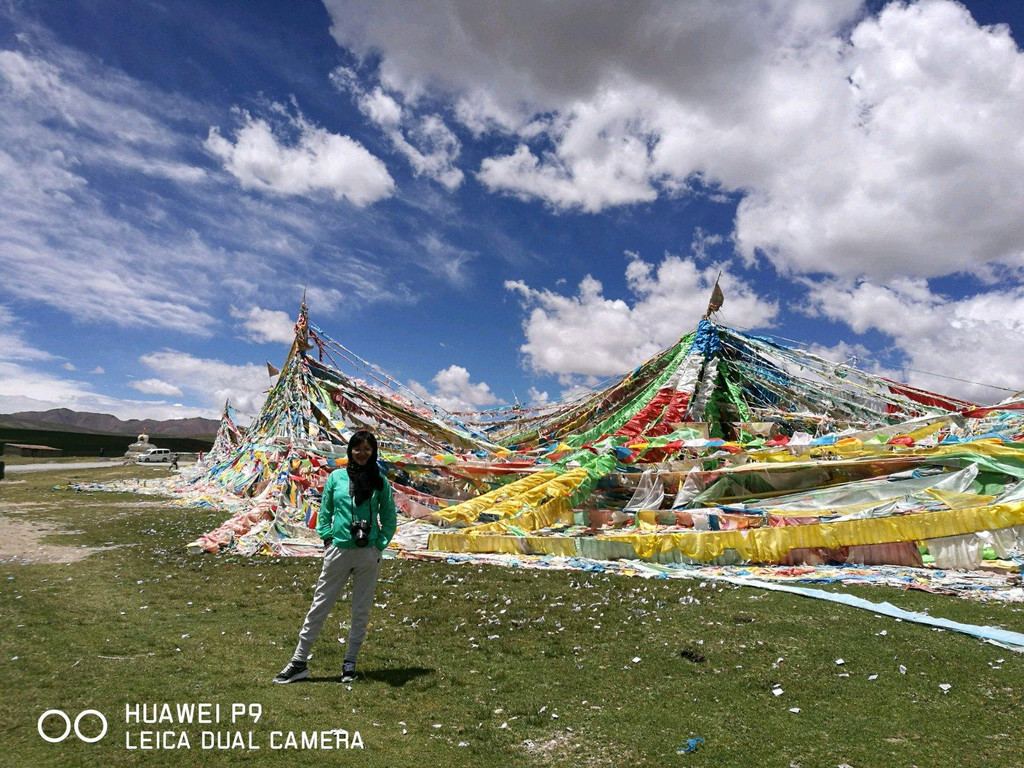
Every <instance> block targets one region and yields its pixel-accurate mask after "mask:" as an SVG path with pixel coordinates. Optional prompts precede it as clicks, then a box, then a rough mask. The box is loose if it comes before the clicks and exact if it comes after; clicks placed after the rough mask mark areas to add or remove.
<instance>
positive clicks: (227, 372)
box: [139, 349, 270, 413]
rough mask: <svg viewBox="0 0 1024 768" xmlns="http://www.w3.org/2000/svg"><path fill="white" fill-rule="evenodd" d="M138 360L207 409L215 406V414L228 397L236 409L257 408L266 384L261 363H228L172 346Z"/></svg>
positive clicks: (264, 397) (264, 396) (248, 411)
mask: <svg viewBox="0 0 1024 768" xmlns="http://www.w3.org/2000/svg"><path fill="white" fill-rule="evenodd" d="M139 359H140V361H141V362H142V363H143V364H144V365H146V366H147V367H148V368H150V369H152V370H153V371H155V372H156V373H157V374H158V375H159V376H160V379H162V380H163V381H165V382H167V383H168V384H170V385H172V386H174V387H177V388H179V389H181V390H182V392H188V393H192V394H194V395H195V396H197V397H198V398H200V399H201V400H202V401H203V402H205V403H208V404H209V406H210V407H211V408H217V409H218V413H219V409H220V408H221V407H222V406H223V404H224V401H225V400H228V399H230V400H231V404H232V405H233V406H234V407H235V408H237V409H238V410H239V411H242V412H246V413H251V412H255V411H257V410H259V408H260V407H261V406H262V404H263V401H264V400H265V399H266V389H267V387H268V385H269V383H270V379H269V378H268V376H267V369H266V367H265V366H263V365H253V364H252V363H246V364H245V365H231V364H229V363H225V362H223V361H221V360H210V359H204V358H199V357H194V356H193V355H190V354H188V353H187V352H179V351H177V350H173V349H167V350H163V351H160V352H152V353H150V354H147V355H143V356H142V357H141V358H139Z"/></svg>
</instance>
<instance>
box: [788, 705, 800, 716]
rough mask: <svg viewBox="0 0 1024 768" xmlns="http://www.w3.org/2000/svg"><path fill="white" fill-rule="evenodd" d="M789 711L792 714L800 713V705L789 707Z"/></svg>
mask: <svg viewBox="0 0 1024 768" xmlns="http://www.w3.org/2000/svg"><path fill="white" fill-rule="evenodd" d="M789 711H790V712H792V713H793V714H794V715H799V714H800V707H790V708H789Z"/></svg>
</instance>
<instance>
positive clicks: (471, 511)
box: [432, 469, 558, 523]
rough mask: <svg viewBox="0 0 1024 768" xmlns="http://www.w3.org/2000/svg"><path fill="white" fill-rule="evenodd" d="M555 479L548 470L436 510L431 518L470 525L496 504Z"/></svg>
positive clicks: (555, 474)
mask: <svg viewBox="0 0 1024 768" xmlns="http://www.w3.org/2000/svg"><path fill="white" fill-rule="evenodd" d="M556 477H558V473H557V472H555V471H554V470H550V469H549V470H545V471H543V472H537V473H536V474H533V475H527V476H526V477H522V478H520V479H519V480H514V481H513V482H511V483H509V484H508V485H503V486H501V487H500V488H495V489H494V490H493V491H488V492H487V493H485V494H483V495H482V496H477V497H476V498H473V499H470V500H469V501H464V502H462V503H461V504H456V505H454V506H451V507H447V508H446V509H441V510H438V511H437V512H436V513H435V514H434V515H432V517H440V518H443V519H445V520H449V521H451V522H453V523H458V522H461V523H472V522H474V521H476V519H477V518H478V517H480V514H481V513H482V512H487V511H488V510H490V509H491V508H492V507H494V506H495V505H496V504H499V503H500V502H502V501H505V500H506V499H510V498H513V497H515V496H518V495H519V494H521V493H524V492H526V491H529V490H530V489H531V488H535V487H536V486H539V485H543V484H544V483H546V482H548V481H549V480H552V479H554V478H556Z"/></svg>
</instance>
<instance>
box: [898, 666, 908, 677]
mask: <svg viewBox="0 0 1024 768" xmlns="http://www.w3.org/2000/svg"><path fill="white" fill-rule="evenodd" d="M899 669H900V674H901V675H905V674H907V668H906V667H904V666H903V665H902V664H900V667H899Z"/></svg>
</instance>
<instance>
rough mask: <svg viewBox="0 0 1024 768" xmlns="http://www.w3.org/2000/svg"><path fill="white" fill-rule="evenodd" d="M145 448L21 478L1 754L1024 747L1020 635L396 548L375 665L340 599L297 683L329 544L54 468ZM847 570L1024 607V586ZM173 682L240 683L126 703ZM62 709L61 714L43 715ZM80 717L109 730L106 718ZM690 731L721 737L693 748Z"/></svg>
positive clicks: (3, 499)
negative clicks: (358, 649) (231, 530)
mask: <svg viewBox="0 0 1024 768" xmlns="http://www.w3.org/2000/svg"><path fill="white" fill-rule="evenodd" d="M133 471H135V468H131V467H126V468H111V469H101V470H88V471H86V470H79V471H77V472H76V470H75V469H74V467H68V468H65V469H61V470H59V471H55V472H47V473H39V474H28V475H19V476H17V477H16V478H10V479H9V480H8V481H6V482H4V483H0V523H3V525H4V528H3V530H4V531H6V532H7V535H6V536H5V537H4V539H5V545H4V546H5V549H4V552H5V553H6V554H5V558H6V559H8V562H6V563H5V564H3V565H0V626H2V627H3V632H2V633H0V682H2V683H3V696H2V697H0V733H2V741H0V744H2V750H0V764H3V765H12V766H14V765H17V766H50V765H54V766H56V765H61V766H64V765H82V766H96V765H104V766H107V765H113V766H119V765H134V764H137V763H138V762H140V761H141V760H143V759H144V760H145V761H146V762H147V764H149V765H172V766H192V765H255V764H263V763H269V762H271V761H272V762H274V763H275V764H279V765H306V764H309V763H312V762H318V761H323V762H326V761H335V762H338V763H341V764H344V765H367V766H435V765H443V766H446V767H454V766H501V767H502V768H507V767H508V766H634V765H643V766H664V765H673V766H675V765H679V766H783V767H784V768H785V767H788V766H802V767H803V768H810V767H811V766H839V765H842V764H846V765H851V766H855V767H856V768H862V767H863V766H913V765H916V766H939V765H942V766H945V765H956V766H1024V733H1022V731H1021V728H1020V717H1021V712H1022V709H1024V707H1022V705H1024V674H1022V673H1024V658H1022V657H1021V655H1020V654H1015V653H1013V652H1011V651H1007V650H1003V649H1001V648H998V647H995V646H992V645H986V644H984V643H981V642H980V641H978V640H975V639H972V638H970V637H967V636H964V635H958V634H953V633H949V632H939V631H935V630H931V629H928V628H925V627H921V626H918V625H912V624H909V623H903V622H897V621H894V620H892V619H887V618H882V617H879V616H876V615H874V614H872V613H870V612H867V611H858V610H854V609H851V608H846V607H843V606H839V605H834V604H831V603H824V602H821V601H814V600H807V599H804V598H799V597H795V596H790V595H782V594H777V593H766V592H764V591H761V590H757V589H750V588H734V587H720V586H713V585H711V584H709V583H704V584H701V583H699V582H690V581H683V580H679V581H677V580H671V581H669V580H642V579H639V578H628V577H619V576H609V575H607V574H602V573H581V572H536V571H527V570H516V569H503V568H498V567H482V566H477V565H458V566H456V565H445V564H433V563H421V562H413V561H404V560H395V561H390V562H386V563H385V565H384V570H383V572H382V581H381V583H380V585H379V587H378V592H377V598H376V601H377V607H376V608H375V609H374V613H373V616H372V618H371V622H372V623H371V627H370V631H369V634H368V636H367V640H366V643H365V645H364V646H363V653H362V655H361V658H360V667H361V670H362V672H363V673H364V677H363V678H362V679H361V680H359V681H357V682H356V683H354V684H352V685H351V686H346V685H342V684H340V683H338V682H336V680H337V674H338V672H339V670H340V667H341V661H342V656H343V654H344V645H343V644H342V643H340V642H339V640H338V638H339V636H340V637H344V636H345V627H344V625H345V624H346V622H347V614H348V603H347V601H343V602H342V603H339V605H338V607H337V608H336V609H335V611H334V612H333V613H332V615H331V617H330V618H329V619H328V622H327V625H326V626H325V630H324V632H323V634H322V635H321V638H320V640H319V641H318V644H317V646H316V647H315V649H314V658H313V659H312V661H311V668H312V670H313V678H312V681H311V682H303V683H299V684H295V685H287V686H276V685H273V684H271V682H270V680H271V678H272V677H273V676H274V674H275V673H276V672H278V670H279V669H280V668H281V667H282V666H283V665H284V664H285V662H286V661H287V660H288V658H289V656H290V653H291V650H292V648H293V647H294V643H295V640H296V633H297V631H298V629H299V625H300V623H301V620H302V617H303V615H304V613H305V611H306V608H307V607H308V605H309V600H310V598H311V595H312V587H313V584H314V583H315V581H316V577H317V575H318V573H319V562H317V561H316V560H313V559H288V560H270V559H253V560H242V559H237V558H233V557H225V556H209V555H206V556H189V555H187V554H186V553H185V551H184V545H185V544H186V543H187V542H188V541H191V540H192V539H194V538H195V537H196V536H197V535H198V534H200V533H202V532H204V531H206V530H208V529H210V528H212V527H214V526H215V525H217V524H219V523H220V522H222V520H223V517H224V515H223V514H222V513H219V512H216V511H212V510H203V509H178V508H172V507H169V506H167V505H166V504H165V503H164V502H162V501H159V500H155V499H154V498H153V497H141V496H135V495H131V494H98V493H97V494H91V493H75V492H70V491H62V490H56V489H54V486H55V485H56V484H58V483H66V482H68V481H69V480H71V479H73V478H75V477H77V478H78V479H89V480H96V479H101V478H113V477H124V476H128V475H129V474H130V473H131V472H133ZM161 472H162V471H161ZM146 476H147V477H150V476H153V475H152V473H149V474H147V475H146ZM40 528H42V529H44V530H47V531H49V533H47V534H46V536H45V537H44V538H43V539H42V540H41V541H40V542H38V544H36V543H34V542H32V541H31V540H26V539H25V537H26V536H28V532H30V531H32V530H37V529H40ZM61 530H63V531H65V532H63V533H61V532H60V531H61ZM9 542H14V543H13V544H11V543H9ZM19 542H20V544H19ZM14 546H21V547H22V548H23V549H24V550H25V551H24V552H23V553H22V554H24V555H26V558H27V559H31V557H32V556H33V554H32V553H33V552H39V551H40V550H38V549H35V547H37V546H44V547H50V549H44V550H42V552H47V553H49V554H48V555H47V557H48V558H49V559H50V560H53V559H55V558H56V554H55V553H59V552H61V551H63V552H66V553H67V554H69V555H83V554H85V553H86V552H87V551H89V550H87V549H85V548H96V549H97V551H94V552H92V554H89V555H88V556H87V557H83V558H81V559H78V560H76V561H74V562H64V563H57V562H36V563H26V562H25V559H26V558H18V559H17V560H16V561H14V562H12V561H10V559H11V557H12V555H11V548H12V547H14ZM76 550H77V551H76ZM849 591H851V592H853V593H855V594H858V595H860V596H862V597H865V598H867V599H869V600H874V601H879V602H881V601H889V602H892V603H894V604H896V605H898V606H900V607H904V608H908V609H911V610H926V611H928V612H930V613H931V614H932V615H934V616H942V617H946V618H950V619H955V620H958V621H964V622H970V623H974V624H991V625H998V626H1002V627H1005V628H1007V629H1013V630H1016V631H1024V606H1021V605H1019V604H1018V605H997V604H982V603H974V602H968V601H963V600H959V599H957V598H952V597H944V596H936V595H930V594H925V593H920V592H902V591H899V590H893V589H887V588H860V589H851V590H849ZM838 659H842V660H843V663H842V664H839V663H837V660H838ZM901 670H903V671H901ZM944 685H948V686H949V689H948V692H943V689H942V688H941V687H940V686H944ZM779 689H781V691H782V693H781V694H779V695H776V694H775V693H773V690H779ZM163 702H168V703H171V704H172V705H173V704H178V703H190V702H193V703H199V702H208V703H212V704H220V705H221V712H222V720H221V722H220V723H217V724H212V725H184V726H182V725H177V724H162V725H140V724H135V723H131V724H126V722H125V720H126V707H134V706H135V705H140V704H146V705H150V706H152V705H154V704H159V703H163ZM234 703H240V704H245V705H247V706H248V705H258V706H259V708H260V710H261V715H260V718H259V720H258V721H256V722H253V720H252V719H251V718H250V714H255V710H253V711H252V712H250V710H249V709H246V715H245V717H243V718H241V719H240V720H239V721H238V722H237V723H231V722H230V714H231V705H232V704H234ZM48 709H61V710H64V711H66V712H67V713H69V714H70V716H71V718H72V719H73V718H74V716H75V715H76V714H77V713H79V712H81V711H82V710H85V709H95V710H99V711H100V712H102V713H104V715H105V716H106V718H107V720H108V721H109V731H108V733H107V734H106V736H105V738H103V739H102V740H100V741H99V742H97V743H92V744H89V743H83V742H80V741H78V739H77V738H76V737H75V736H74V734H73V733H72V735H71V736H70V737H69V738H68V739H66V740H65V741H62V742H60V743H54V744H51V743H47V742H46V741H44V740H43V739H42V738H41V737H40V735H39V734H38V733H37V721H38V719H39V717H40V715H41V714H42V713H43V712H44V711H45V710H48ZM793 710H799V711H793ZM331 729H344V730H346V731H348V732H349V733H350V735H351V736H354V733H355V732H356V731H358V732H359V735H360V739H361V741H362V743H363V745H364V748H363V749H355V750H349V751H346V752H344V753H343V754H340V755H336V754H333V752H328V751H325V750H317V751H314V750H301V749H281V750H275V749H272V748H271V746H272V740H273V739H276V740H277V742H276V743H280V744H284V743H286V741H285V740H286V734H288V733H289V732H295V733H296V734H298V733H300V732H303V731H305V732H307V733H308V732H313V731H324V730H331ZM62 730H63V724H62V722H60V721H59V720H58V719H57V718H55V717H51V718H49V719H48V720H47V721H46V722H45V724H44V728H43V731H44V733H46V734H47V735H48V736H51V737H56V736H59V735H60V732H61V731H62ZM82 730H83V732H84V735H85V736H90V735H93V734H96V733H97V732H98V721H97V720H96V719H95V718H94V717H93V716H89V717H88V719H85V720H83V721H82ZM143 730H161V731H174V732H176V733H177V734H180V733H182V732H184V733H185V734H186V736H187V737H188V738H189V741H190V745H191V749H189V750H185V749H173V750H172V749H155V750H153V751H148V752H146V753H142V752H141V751H140V750H139V749H130V748H129V747H130V746H135V747H138V746H140V745H141V744H142V741H143V739H144V738H145V737H143V736H142V735H141V731H143ZM204 730H208V731H211V732H215V733H217V734H219V735H220V738H221V739H222V740H223V739H230V738H231V734H232V732H239V733H240V734H241V737H240V738H241V739H242V740H243V743H244V746H245V747H246V748H244V749H243V748H236V749H224V750H217V749H210V750H204V749H202V742H201V738H202V737H201V733H202V731H204ZM250 732H251V737H250V735H249V734H250ZM275 732H281V734H282V735H280V736H274V733H275ZM214 738H216V736H215V737H214ZM250 738H251V741H250ZM296 738H297V739H299V738H301V737H299V736H298V735H297V736H296ZM179 739H180V736H179V735H176V736H174V737H173V739H172V740H173V742H174V743H175V744H177V743H178V740H179ZM688 739H703V742H699V743H697V744H696V751H693V752H690V753H685V754H684V753H681V752H679V749H680V748H681V747H684V746H685V745H686V743H687V740H688ZM222 743H223V741H222ZM250 743H251V744H252V745H253V746H259V747H260V749H259V750H250V749H248V746H249V744H250ZM333 743H334V742H332V744H333Z"/></svg>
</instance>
